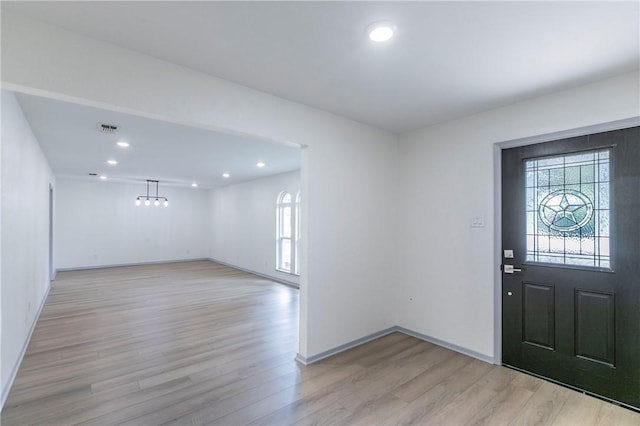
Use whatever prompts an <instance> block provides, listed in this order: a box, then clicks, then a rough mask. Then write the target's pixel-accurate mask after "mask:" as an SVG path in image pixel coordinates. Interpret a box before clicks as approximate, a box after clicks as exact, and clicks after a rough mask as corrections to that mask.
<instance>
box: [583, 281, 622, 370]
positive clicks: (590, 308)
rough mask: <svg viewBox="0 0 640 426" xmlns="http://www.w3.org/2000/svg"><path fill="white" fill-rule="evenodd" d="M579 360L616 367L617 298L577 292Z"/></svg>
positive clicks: (589, 292)
mask: <svg viewBox="0 0 640 426" xmlns="http://www.w3.org/2000/svg"><path fill="white" fill-rule="evenodd" d="M575 306H576V308H575V309H576V327H575V329H576V336H575V338H576V356H579V357H582V358H585V359H587V360H590V361H595V362H602V363H605V364H607V365H609V366H611V367H615V356H614V355H615V338H614V337H615V332H616V330H615V315H614V306H615V303H614V295H613V294H607V293H595V292H591V291H584V290H576V302H575Z"/></svg>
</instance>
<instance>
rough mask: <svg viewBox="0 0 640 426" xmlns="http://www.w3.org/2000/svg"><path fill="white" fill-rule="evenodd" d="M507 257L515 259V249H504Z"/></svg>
mask: <svg viewBox="0 0 640 426" xmlns="http://www.w3.org/2000/svg"><path fill="white" fill-rule="evenodd" d="M504 258H505V259H513V250H505V251H504Z"/></svg>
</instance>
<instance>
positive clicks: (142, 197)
mask: <svg viewBox="0 0 640 426" xmlns="http://www.w3.org/2000/svg"><path fill="white" fill-rule="evenodd" d="M149 183H152V184H153V183H155V184H156V195H155V197H154V196H153V195H149ZM159 183H160V181H157V180H149V179H147V195H139V196H138V198H136V206H139V205H141V204H142V201H143V200H144V205H145V206H150V205H151V201H153V205H154V206H156V207H158V206H159V205H160V201H161V200H162V201H163V203H164V206H165V207H169V199H168V198H167V197H160V196H159V195H158V184H159Z"/></svg>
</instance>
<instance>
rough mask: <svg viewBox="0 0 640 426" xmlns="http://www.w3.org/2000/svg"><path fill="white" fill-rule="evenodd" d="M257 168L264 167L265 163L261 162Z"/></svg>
mask: <svg viewBox="0 0 640 426" xmlns="http://www.w3.org/2000/svg"><path fill="white" fill-rule="evenodd" d="M256 166H258V167H264V163H263V162H262V161H260V162H259V163H258V164H256Z"/></svg>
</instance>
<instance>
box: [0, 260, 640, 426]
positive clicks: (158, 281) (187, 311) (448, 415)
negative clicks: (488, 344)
mask: <svg viewBox="0 0 640 426" xmlns="http://www.w3.org/2000/svg"><path fill="white" fill-rule="evenodd" d="M328 314H329V315H330V313H328ZM297 318H298V291H297V290H296V289H293V288H290V287H287V286H284V285H281V284H276V283H273V282H270V281H268V280H265V279H262V278H260V277H256V276H253V275H250V274H247V273H244V272H241V271H237V270H234V269H231V268H228V267H225V266H221V265H218V264H215V263H212V262H188V263H174V264H165V265H156V266H135V267H123V268H110V269H102V270H91V271H77V272H65V273H59V274H58V277H57V280H56V281H55V282H54V283H53V286H52V289H51V293H50V295H49V298H48V300H47V302H46V304H45V307H44V310H43V312H42V315H41V317H40V320H39V322H38V324H37V327H36V329H35V332H34V335H33V338H32V341H31V343H30V345H29V348H28V350H27V354H26V356H25V359H24V361H23V363H22V366H21V367H20V370H19V372H18V376H17V378H16V381H15V384H14V386H13V389H12V390H11V393H10V395H9V398H8V400H7V403H6V405H5V408H4V410H3V412H2V424H3V425H4V426H11V425H27V424H44V425H71V424H87V425H112V424H131V425H158V424H175V425H193V424H221V425H235V424H269V425H284V424H301V425H308V424H344V425H347V424H349V425H350V424H362V425H376V424H434V425H435V424H443V425H463V424H474V425H481V424H484V425H500V424H517V425H531V424H566V425H590V424H598V425H624V424H629V425H640V414H638V413H635V412H633V411H630V410H627V409H624V408H620V407H617V406H615V405H612V404H608V403H606V402H603V401H600V400H598V399H594V398H591V397H589V396H585V395H583V394H581V393H578V392H574V391H571V390H569V389H566V388H563V387H560V386H557V385H554V384H552V383H548V382H544V381H542V380H539V379H536V378H533V377H530V376H527V375H525V374H522V373H518V372H515V371H513V370H509V369H507V368H503V367H498V366H492V365H489V364H486V363H483V362H481V361H478V360H475V359H472V358H469V357H467V356H464V355H461V354H458V353H455V352H452V351H450V350H447V349H444V348H441V347H438V346H435V345H432V344H430V343H426V342H423V341H420V340H417V339H415V338H412V337H409V336H406V335H403V334H400V333H394V334H391V335H388V336H385V337H383V338H380V339H377V340H375V341H373V342H370V343H368V344H365V345H362V346H359V347H357V348H354V349H352V350H350V351H347V352H343V353H341V354H339V355H336V356H334V357H331V358H329V359H326V360H323V361H321V362H319V363H316V364H313V365H311V366H308V367H304V366H302V365H300V364H297V363H296V362H295V361H294V356H295V354H296V351H297V336H298V330H297Z"/></svg>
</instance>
